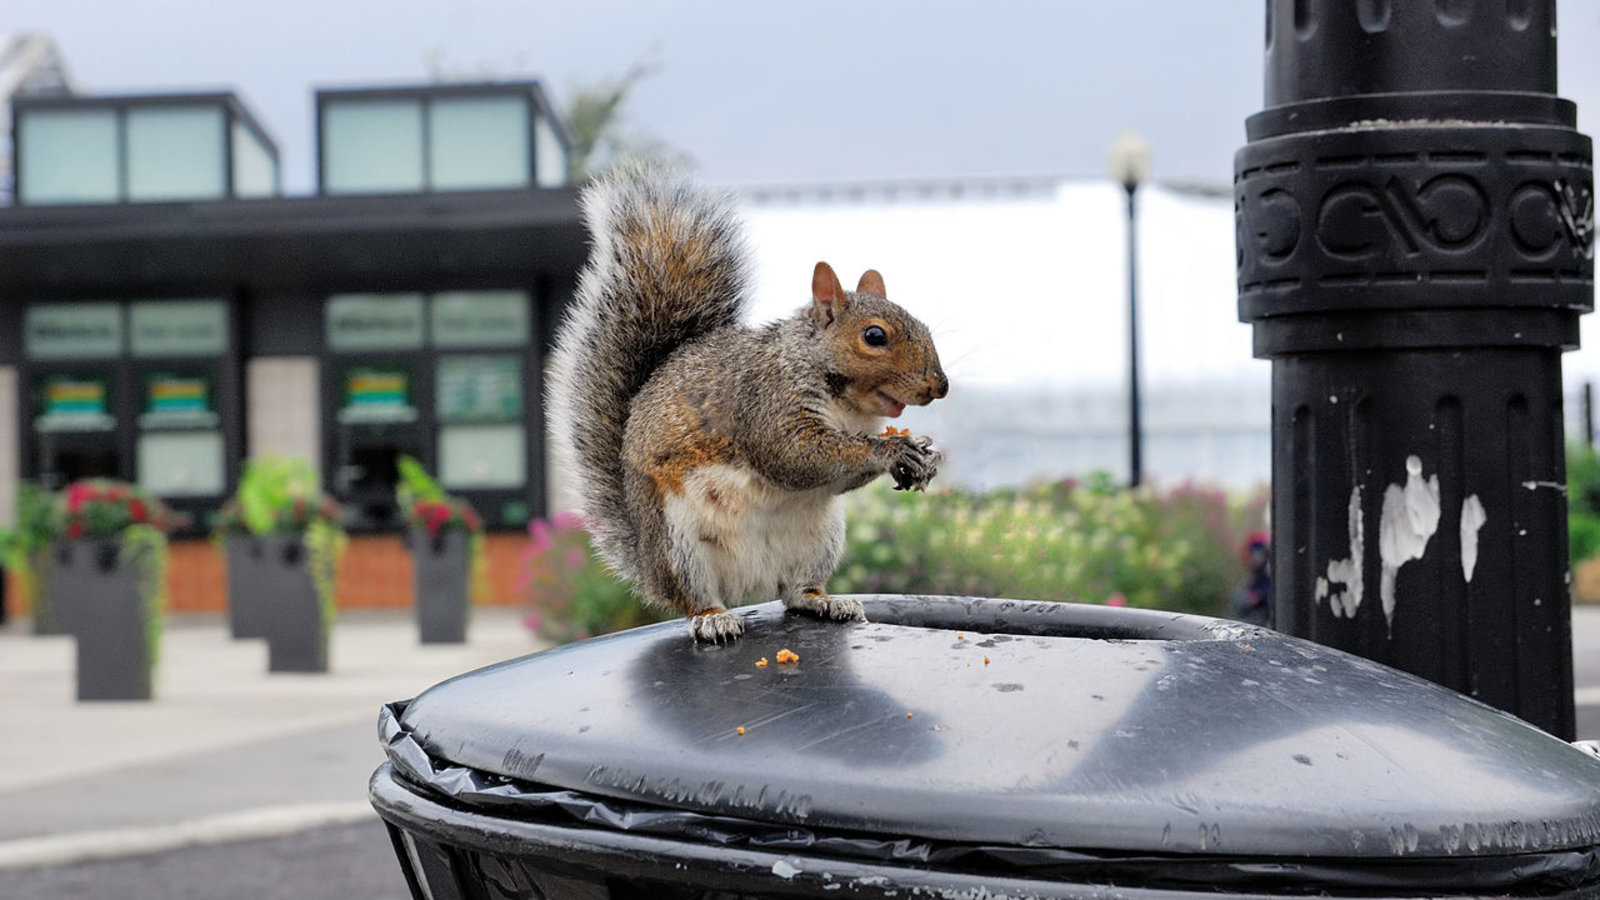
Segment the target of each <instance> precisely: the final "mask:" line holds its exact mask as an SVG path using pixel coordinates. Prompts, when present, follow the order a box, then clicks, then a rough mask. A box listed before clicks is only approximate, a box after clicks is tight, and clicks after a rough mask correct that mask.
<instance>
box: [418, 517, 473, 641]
mask: <svg viewBox="0 0 1600 900" xmlns="http://www.w3.org/2000/svg"><path fill="white" fill-rule="evenodd" d="M408 543H409V544H410V546H411V561H412V571H413V573H414V575H413V577H414V579H415V585H416V590H415V591H413V592H412V597H414V598H415V600H414V601H413V602H414V603H415V604H416V608H417V630H418V633H419V634H420V635H421V638H422V643H424V644H460V643H464V642H465V641H466V639H467V612H468V610H469V608H470V605H471V596H470V595H471V587H472V554H471V552H470V548H469V546H468V540H467V534H466V532H464V531H445V532H441V533H439V534H435V535H429V534H428V533H427V532H423V531H413V532H411V534H410V539H409V541H408Z"/></svg>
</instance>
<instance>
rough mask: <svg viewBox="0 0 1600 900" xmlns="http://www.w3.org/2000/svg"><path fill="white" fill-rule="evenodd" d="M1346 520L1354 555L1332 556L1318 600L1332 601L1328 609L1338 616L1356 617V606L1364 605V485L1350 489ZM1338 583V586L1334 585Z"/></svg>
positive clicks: (1357, 607) (1318, 590)
mask: <svg viewBox="0 0 1600 900" xmlns="http://www.w3.org/2000/svg"><path fill="white" fill-rule="evenodd" d="M1345 520H1346V522H1347V524H1348V525H1349V527H1350V556H1349V557H1348V558H1346V559H1336V560H1331V561H1329V563H1328V575H1327V577H1325V578H1318V579H1317V601H1318V602H1321V601H1322V600H1327V601H1328V609H1329V611H1331V612H1332V613H1333V615H1334V618H1338V617H1340V616H1343V617H1344V618H1346V619H1353V618H1355V617H1356V610H1358V609H1360V608H1361V593H1362V587H1361V556H1362V549H1363V548H1362V543H1361V542H1362V535H1363V534H1364V532H1365V529H1364V528H1363V527H1362V518H1361V485H1359V484H1358V485H1356V486H1355V487H1353V488H1351V489H1350V506H1349V507H1348V509H1347V511H1346V514H1345ZM1335 585H1338V586H1339V588H1338V590H1335V589H1334V586H1335Z"/></svg>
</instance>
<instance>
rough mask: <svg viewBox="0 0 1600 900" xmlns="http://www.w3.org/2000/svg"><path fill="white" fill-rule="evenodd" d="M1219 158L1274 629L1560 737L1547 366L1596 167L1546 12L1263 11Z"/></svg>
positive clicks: (1588, 249)
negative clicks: (1266, 436)
mask: <svg viewBox="0 0 1600 900" xmlns="http://www.w3.org/2000/svg"><path fill="white" fill-rule="evenodd" d="M1266 33H1267V43H1266V79H1265V80H1266V98H1265V99H1266V102H1265V107H1266V108H1265V110H1264V111H1263V112H1261V113H1258V114H1257V115H1255V116H1252V117H1251V118H1250V119H1249V121H1248V123H1247V129H1246V130H1247V133H1248V137H1249V144H1248V145H1247V146H1245V147H1244V148H1243V149H1242V150H1240V151H1239V153H1238V155H1237V156H1236V158H1235V163H1234V165H1235V169H1234V172H1235V177H1234V203H1235V209H1236V214H1237V216H1236V218H1237V225H1238V234H1237V237H1238V265H1239V271H1238V276H1239V312H1240V317H1241V318H1242V319H1243V320H1245V321H1248V322H1251V323H1252V324H1253V326H1254V332H1255V352H1256V355H1257V356H1260V357H1265V358H1268V359H1270V360H1271V361H1272V385H1273V386H1272V395H1273V400H1272V403H1273V412H1272V423H1273V424H1272V428H1273V462H1272V469H1273V516H1272V519H1273V526H1274V529H1275V531H1276V532H1277V533H1276V535H1275V538H1274V540H1273V546H1274V551H1273V554H1274V555H1273V572H1274V580H1273V603H1274V613H1275V621H1276V623H1277V626H1278V627H1279V628H1281V629H1283V630H1285V631H1288V632H1289V633H1291V634H1295V635H1299V636H1303V637H1309V638H1311V639H1313V640H1316V641H1319V642H1322V643H1324V644H1329V645H1332V646H1335V647H1339V648H1342V649H1345V650H1350V651H1353V652H1355V653H1358V654H1361V655H1363V656H1366V657H1368V658H1371V659H1375V660H1378V661H1380V662H1384V663H1388V664H1390V665H1394V666H1396V667H1399V668H1402V669H1406V670H1408V671H1411V672H1414V673H1417V674H1419V675H1422V676H1424V677H1426V678H1429V679H1432V680H1433V681H1436V682H1438V683H1441V684H1444V685H1447V686H1450V687H1453V688H1455V689H1457V690H1460V691H1463V692H1465V693H1468V694H1471V695H1473V696H1475V697H1477V698H1479V699H1481V700H1483V701H1485V702H1487V703H1490V704H1492V705H1494V706H1498V707H1500V708H1501V709H1505V710H1508V711H1510V712H1512V713H1514V714H1516V715H1518V716H1521V717H1522V718H1523V719H1526V720H1527V721H1529V722H1532V723H1534V724H1536V725H1538V726H1540V727H1542V728H1544V729H1546V730H1548V731H1550V732H1551V733H1553V734H1555V735H1558V736H1561V737H1565V738H1569V739H1570V738H1571V737H1572V734H1573V728H1574V724H1573V681H1572V642H1571V619H1570V606H1569V602H1570V601H1569V598H1568V592H1567V586H1566V574H1567V531H1566V496H1565V487H1564V483H1565V459H1564V439H1563V435H1562V428H1563V423H1562V396H1561V353H1562V351H1563V350H1568V349H1572V348H1574V347H1576V346H1577V343H1578V316H1579V314H1580V313H1583V312H1587V311H1589V310H1590V309H1591V308H1592V305H1593V289H1594V286H1593V281H1594V256H1593V253H1594V244H1593V228H1594V207H1593V169H1592V156H1593V154H1592V149H1591V146H1590V142H1589V139H1588V138H1586V137H1584V136H1583V135H1581V134H1579V133H1578V132H1577V131H1576V128H1575V125H1576V110H1575V109H1574V107H1573V105H1572V104H1571V103H1570V102H1567V101H1564V100H1561V99H1560V98H1559V97H1557V96H1556V93H1555V91H1556V55H1555V37H1554V34H1555V3H1554V0H1527V2H1518V3H1510V4H1488V3H1453V4H1443V3H1438V4H1436V3H1391V2H1373V3H1351V2H1348V0H1269V2H1268V3H1267V30H1266Z"/></svg>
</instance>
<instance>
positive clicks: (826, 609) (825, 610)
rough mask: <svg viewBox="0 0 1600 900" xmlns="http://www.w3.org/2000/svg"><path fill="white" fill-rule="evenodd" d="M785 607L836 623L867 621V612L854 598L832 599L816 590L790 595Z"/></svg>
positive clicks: (784, 603) (784, 601) (785, 601)
mask: <svg viewBox="0 0 1600 900" xmlns="http://www.w3.org/2000/svg"><path fill="white" fill-rule="evenodd" d="M783 605H784V606H786V607H788V608H789V609H793V610H798V611H800V612H803V613H808V614H810V615H813V616H816V617H817V618H819V619H832V620H833V621H835V622H865V621H866V620H867V611H866V610H865V609H862V607H861V601H860V600H857V599H855V598H854V597H831V596H829V595H827V594H825V593H823V592H822V591H820V590H817V589H815V588H811V589H808V590H804V591H800V592H799V593H796V594H790V595H789V596H787V597H785V598H783Z"/></svg>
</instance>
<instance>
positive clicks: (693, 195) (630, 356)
mask: <svg viewBox="0 0 1600 900" xmlns="http://www.w3.org/2000/svg"><path fill="white" fill-rule="evenodd" d="M580 202H581V206H582V211H583V216H584V221H585V224H586V225H587V226H588V229H589V232H590V236H591V238H590V239H591V249H590V255H589V259H588V261H587V263H586V264H585V266H584V268H583V270H582V272H581V273H580V275H579V279H578V285H577V289H576V291H575V294H574V296H573V298H572V301H571V304H570V305H569V308H568V310H567V313H566V318H565V320H564V321H563V323H562V325H561V326H560V328H559V330H558V332H557V335H556V340H555V347H554V349H553V350H552V352H551V355H550V364H549V374H548V389H547V396H546V408H547V410H548V414H549V422H550V429H549V430H550V436H551V445H552V449H553V452H554V454H555V456H556V458H557V460H558V462H559V463H561V464H562V468H563V471H567V472H573V473H576V475H577V480H578V482H579V488H580V494H581V497H580V501H579V505H580V509H579V510H578V512H579V514H580V516H581V518H582V519H583V520H584V522H585V524H586V526H587V527H588V529H589V531H590V534H591V537H592V538H593V540H594V543H595V546H596V549H597V550H598V552H599V555H600V556H601V558H602V559H603V560H604V561H605V562H606V563H607V564H608V565H609V566H610V567H611V568H612V570H613V571H615V572H616V573H617V574H619V575H620V576H622V577H624V578H626V579H628V580H630V581H632V582H633V584H634V588H635V591H636V592H637V593H638V594H639V596H640V597H641V599H642V600H643V601H644V602H645V603H646V604H647V605H650V606H655V607H662V608H667V609H672V610H676V611H678V612H680V613H682V614H683V615H684V616H685V617H686V618H687V620H688V623H689V633H690V634H691V636H692V637H693V638H695V639H696V640H699V641H705V642H715V643H720V642H723V641H728V640H732V639H735V638H737V637H738V636H739V635H740V634H742V633H743V631H744V623H743V621H742V620H741V619H740V618H739V617H738V616H737V615H735V614H734V613H732V612H730V611H729V607H730V606H734V605H737V604H739V603H741V602H744V601H750V600H769V599H781V600H782V601H783V602H784V604H785V606H786V607H787V608H789V609H793V610H799V611H802V612H805V613H809V614H812V615H815V616H818V617H820V618H823V619H831V620H837V621H861V620H864V618H865V616H864V615H863V611H862V607H861V603H860V601H858V600H854V599H851V598H848V597H834V596H830V595H828V594H827V592H826V590H825V585H826V582H827V580H828V578H829V577H830V576H831V575H832V574H833V571H834V569H835V567H837V565H838V562H839V557H840V556H841V554H842V553H843V551H844V538H845V521H844V502H843V498H842V495H843V494H844V493H846V492H848V491H852V490H855V489H856V488H859V487H861V486H863V485H865V484H867V483H868V482H870V481H872V480H873V479H875V478H877V477H878V476H880V475H883V474H885V473H888V474H891V475H892V476H893V478H894V480H895V482H896V489H897V490H906V489H915V490H922V489H923V488H925V487H926V486H927V484H928V482H929V480H931V479H932V478H933V477H934V474H935V473H936V472H937V470H938V466H939V463H940V461H941V459H942V455H941V454H940V453H939V452H938V451H936V450H934V449H933V446H932V442H931V440H930V439H929V438H926V437H912V436H910V434H909V433H905V432H896V431H895V430H894V429H884V428H883V424H884V421H883V420H884V418H885V417H888V418H894V417H897V416H899V415H900V414H901V412H903V411H904V410H905V408H906V406H907V405H918V406H925V405H927V404H929V403H931V402H933V401H934V400H936V399H939V398H942V397H944V396H945V395H946V393H947V392H948V391H949V386H950V385H949V380H948V379H947V378H946V377H945V373H944V370H943V369H942V368H941V367H940V365H939V354H938V352H937V350H935V348H934V345H933V338H932V337H931V335H930V334H929V332H928V328H927V326H925V325H924V324H923V323H922V322H920V321H918V320H917V319H916V318H914V317H913V316H911V315H910V314H909V313H907V312H906V311H905V310H904V309H901V308H900V307H899V306H897V305H896V304H894V303H891V302H889V300H887V299H886V298H885V296H884V286H883V277H882V276H881V275H879V274H878V272H877V271H875V270H868V271H867V272H866V274H864V275H862V276H861V280H860V283H859V284H858V285H857V287H856V289H855V290H854V291H847V290H844V288H843V287H842V286H841V285H840V283H839V278H838V276H837V275H836V274H834V271H833V269H832V267H830V266H829V265H828V264H827V263H825V262H819V263H817V265H816V268H815V271H814V272H813V275H812V279H811V302H810V304H809V305H807V306H806V307H804V308H802V309H801V310H799V311H798V312H797V313H795V314H794V315H793V316H791V317H790V318H787V319H782V320H779V321H776V322H772V323H769V324H766V325H763V326H759V327H749V326H746V325H745V324H743V323H742V321H741V319H742V318H743V317H744V315H745V312H746V309H747V306H748V304H749V290H748V281H749V271H750V268H751V265H750V262H749V252H748V250H747V248H746V243H745V238H744V233H743V231H742V228H741V225H740V223H739V222H738V219H737V216H736V214H735V212H734V208H733V204H732V202H731V200H730V199H729V198H727V197H725V196H722V195H719V194H714V193H711V192H709V191H706V190H703V189H700V188H697V187H696V186H694V185H692V184H690V183H688V182H685V181H680V180H677V179H671V178H667V177H664V176H661V175H659V174H658V173H656V172H653V171H651V170H649V169H648V168H643V167H634V168H625V169H622V170H620V171H617V172H614V173H613V174H611V175H608V176H604V177H602V178H601V179H600V180H598V181H596V182H593V183H591V184H590V185H589V186H587V187H586V188H585V189H584V190H583V193H582V195H581V197H580ZM879 432H882V433H879Z"/></svg>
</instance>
